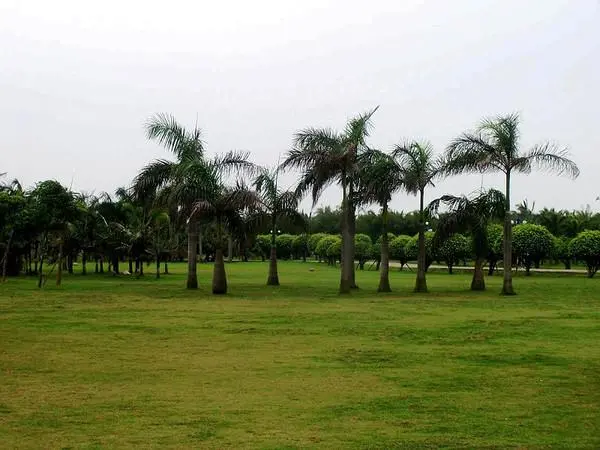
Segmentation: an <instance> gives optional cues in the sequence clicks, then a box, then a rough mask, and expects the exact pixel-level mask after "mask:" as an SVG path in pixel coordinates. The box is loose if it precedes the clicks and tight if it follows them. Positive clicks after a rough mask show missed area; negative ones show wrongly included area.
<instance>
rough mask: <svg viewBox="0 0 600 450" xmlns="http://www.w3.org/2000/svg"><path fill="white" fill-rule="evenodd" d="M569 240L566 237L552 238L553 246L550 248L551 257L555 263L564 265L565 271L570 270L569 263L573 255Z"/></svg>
mask: <svg viewBox="0 0 600 450" xmlns="http://www.w3.org/2000/svg"><path fill="white" fill-rule="evenodd" d="M570 244H571V238H568V237H566V236H561V237H554V245H553V247H552V256H553V257H554V259H556V260H557V261H561V262H562V263H563V264H564V265H565V269H566V270H570V269H571V261H572V259H573V255H572V254H571V249H570Z"/></svg>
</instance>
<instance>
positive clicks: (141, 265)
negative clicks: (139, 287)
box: [140, 259, 144, 277]
mask: <svg viewBox="0 0 600 450" xmlns="http://www.w3.org/2000/svg"><path fill="white" fill-rule="evenodd" d="M143 276H144V261H142V260H141V259H140V277H143Z"/></svg>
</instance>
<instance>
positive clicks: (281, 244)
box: [275, 234, 295, 259]
mask: <svg viewBox="0 0 600 450" xmlns="http://www.w3.org/2000/svg"><path fill="white" fill-rule="evenodd" d="M294 239H295V237H294V236H292V235H291V234H280V235H279V236H277V237H276V238H275V245H276V246H277V257H278V258H281V259H290V258H291V257H292V255H293V253H294Z"/></svg>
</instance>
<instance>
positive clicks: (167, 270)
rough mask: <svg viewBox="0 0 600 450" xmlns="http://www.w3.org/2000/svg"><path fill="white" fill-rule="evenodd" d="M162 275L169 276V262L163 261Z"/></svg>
mask: <svg viewBox="0 0 600 450" xmlns="http://www.w3.org/2000/svg"><path fill="white" fill-rule="evenodd" d="M163 273H164V274H165V275H169V262H168V261H167V260H165V271H164V272H163Z"/></svg>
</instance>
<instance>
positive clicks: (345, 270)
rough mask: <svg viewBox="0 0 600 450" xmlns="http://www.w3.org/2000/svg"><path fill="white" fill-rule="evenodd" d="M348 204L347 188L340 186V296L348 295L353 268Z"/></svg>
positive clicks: (343, 185) (344, 185)
mask: <svg viewBox="0 0 600 450" xmlns="http://www.w3.org/2000/svg"><path fill="white" fill-rule="evenodd" d="M349 209H350V208H349V204H348V187H347V186H346V184H345V183H343V184H342V224H341V228H342V254H341V264H340V266H341V275H340V294H348V293H350V289H351V288H352V279H351V276H352V275H351V267H353V266H354V261H352V260H351V259H350V258H351V256H352V250H351V249H350V229H349V228H350V227H349V225H350V224H349V223H348V219H349V216H350V211H349Z"/></svg>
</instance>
